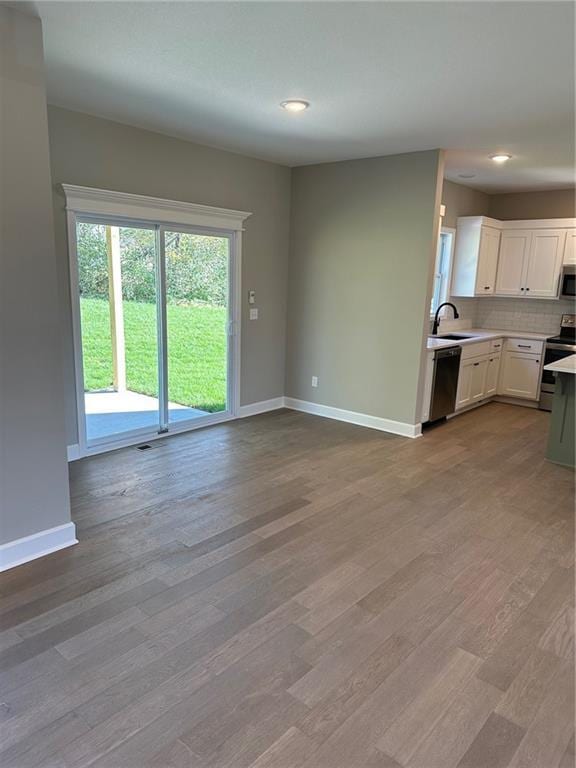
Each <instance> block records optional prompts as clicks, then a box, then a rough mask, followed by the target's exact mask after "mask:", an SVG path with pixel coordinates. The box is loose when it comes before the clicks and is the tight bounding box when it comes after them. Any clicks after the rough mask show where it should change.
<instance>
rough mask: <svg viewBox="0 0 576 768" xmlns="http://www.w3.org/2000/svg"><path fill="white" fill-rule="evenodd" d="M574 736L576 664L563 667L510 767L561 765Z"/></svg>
mask: <svg viewBox="0 0 576 768" xmlns="http://www.w3.org/2000/svg"><path fill="white" fill-rule="evenodd" d="M573 733H574V664H573V663H572V662H565V663H563V664H562V666H561V668H560V670H559V671H558V674H557V675H556V677H555V680H554V685H553V686H551V688H550V691H549V692H548V695H547V696H546V698H545V699H544V701H543V702H542V704H541V706H540V708H539V709H538V712H537V713H536V717H535V718H534V720H533V721H532V723H531V724H530V726H529V727H528V730H527V732H526V735H525V736H524V738H523V739H522V741H521V742H520V746H519V747H518V749H517V751H516V752H515V754H514V756H513V758H512V760H511V761H510V763H509V768H541V766H543V765H546V766H548V765H558V763H559V762H560V760H561V759H562V756H563V754H564V752H565V751H566V748H567V746H568V744H569V742H570V739H571V737H572V736H573Z"/></svg>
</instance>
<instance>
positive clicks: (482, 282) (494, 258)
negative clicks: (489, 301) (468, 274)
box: [475, 227, 500, 296]
mask: <svg viewBox="0 0 576 768" xmlns="http://www.w3.org/2000/svg"><path fill="white" fill-rule="evenodd" d="M499 246H500V232H499V231H498V230H497V229H492V228H491V227H482V230H481V233H480V251H479V253H478V263H477V266H476V285H475V292H476V296H489V295H490V294H491V293H494V288H495V286H496V269H497V267H498V249H499Z"/></svg>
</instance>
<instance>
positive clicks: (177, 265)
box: [162, 230, 230, 425]
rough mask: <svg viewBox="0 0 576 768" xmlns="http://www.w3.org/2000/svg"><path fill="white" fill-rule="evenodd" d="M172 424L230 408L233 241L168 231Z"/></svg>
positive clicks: (168, 366) (168, 362)
mask: <svg viewBox="0 0 576 768" xmlns="http://www.w3.org/2000/svg"><path fill="white" fill-rule="evenodd" d="M162 234H163V244H164V254H165V284H166V292H165V296H166V303H165V309H166V353H167V354H166V369H167V410H168V413H167V421H168V425H170V424H171V423H174V422H182V421H187V420H190V419H196V418H198V417H201V416H205V415H206V414H213V413H220V412H223V411H226V410H227V409H228V359H229V355H228V326H229V283H230V278H229V263H230V240H229V238H228V237H221V236H215V235H211V234H200V233H196V232H189V231H188V232H186V231H175V230H165V231H164V232H163V233H162Z"/></svg>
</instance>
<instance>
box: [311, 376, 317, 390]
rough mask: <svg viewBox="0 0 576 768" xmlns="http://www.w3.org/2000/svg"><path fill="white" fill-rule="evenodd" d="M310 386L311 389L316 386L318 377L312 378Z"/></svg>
mask: <svg viewBox="0 0 576 768" xmlns="http://www.w3.org/2000/svg"><path fill="white" fill-rule="evenodd" d="M312 386H313V387H317V386H318V376H312Z"/></svg>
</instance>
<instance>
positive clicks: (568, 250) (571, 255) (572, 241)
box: [563, 229, 576, 264]
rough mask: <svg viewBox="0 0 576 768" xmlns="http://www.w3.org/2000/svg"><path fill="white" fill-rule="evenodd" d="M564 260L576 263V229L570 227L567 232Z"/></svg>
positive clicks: (565, 262) (568, 262) (567, 262)
mask: <svg viewBox="0 0 576 768" xmlns="http://www.w3.org/2000/svg"><path fill="white" fill-rule="evenodd" d="M563 262H564V264H576V229H569V230H568V231H567V232H566V243H565V245H564V259H563Z"/></svg>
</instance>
